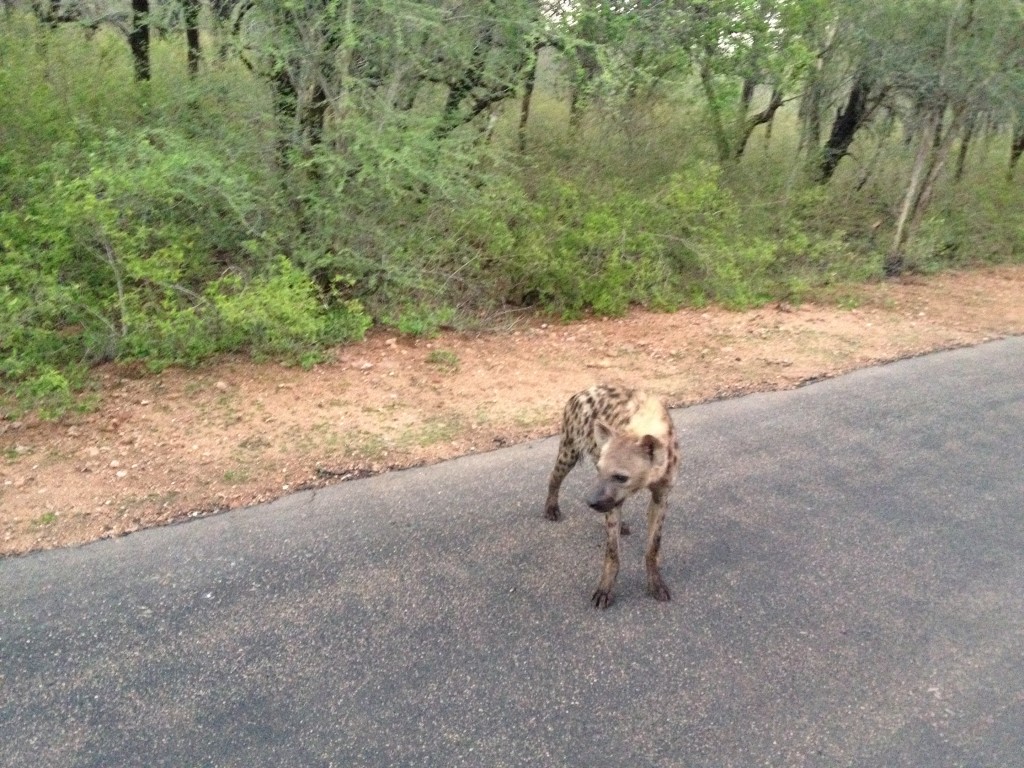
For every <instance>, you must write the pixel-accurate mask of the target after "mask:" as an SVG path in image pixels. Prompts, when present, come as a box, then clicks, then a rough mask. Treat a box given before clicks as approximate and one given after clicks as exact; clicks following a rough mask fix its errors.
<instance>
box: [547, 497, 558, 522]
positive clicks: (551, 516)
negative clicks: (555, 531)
mask: <svg viewBox="0 0 1024 768" xmlns="http://www.w3.org/2000/svg"><path fill="white" fill-rule="evenodd" d="M544 517H546V518H547V519H548V520H560V519H561V518H562V510H561V509H559V508H558V502H557V501H556V502H554V503H551V502H548V503H547V505H546V506H545V507H544Z"/></svg>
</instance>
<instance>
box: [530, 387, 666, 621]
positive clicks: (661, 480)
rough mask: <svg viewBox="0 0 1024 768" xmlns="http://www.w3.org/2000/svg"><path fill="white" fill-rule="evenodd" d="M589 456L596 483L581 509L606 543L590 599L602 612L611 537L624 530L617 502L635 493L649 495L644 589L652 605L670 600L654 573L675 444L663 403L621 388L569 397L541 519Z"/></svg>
mask: <svg viewBox="0 0 1024 768" xmlns="http://www.w3.org/2000/svg"><path fill="white" fill-rule="evenodd" d="M584 453H587V454H590V456H591V458H593V459H594V463H595V464H597V474H598V479H597V484H596V485H595V486H594V488H593V490H591V491H590V493H588V494H587V497H586V501H587V504H588V505H589V506H590V507H591V508H592V509H594V510H595V511H597V512H601V513H603V514H604V521H605V529H606V530H607V533H608V539H607V543H606V546H605V555H604V569H603V571H602V572H601V581H600V582H598V585H597V590H596V591H595V592H594V595H593V597H592V598H591V601H592V602H593V603H594V606H595V607H597V608H607V607H608V605H609V604H610V603H611V601H612V596H611V593H612V587H614V586H615V577H616V576H617V575H618V573H619V534H620V532H621V533H628V532H629V531H628V529H627V528H626V526H625V525H624V524H623V523H622V521H621V510H622V502H624V501H625V500H626V499H627V498H628V497H629V496H631V495H633V494H634V493H636V492H637V491H639V490H641V489H642V488H646V489H647V490H649V491H650V492H651V503H650V506H649V507H648V508H647V554H646V557H645V560H646V565H647V588H648V590H649V591H650V593H651V594H652V595H653V596H654V598H655V599H656V600H668V599H670V596H669V591H668V587H667V586H665V582H664V580H662V578H661V573H660V572H659V570H658V552H659V550H660V548H661V527H662V524H663V523H664V521H665V502H666V499H667V497H668V494H669V491H670V490H671V489H672V485H673V484H674V483H675V479H676V466H677V464H678V463H679V445H678V443H677V442H676V436H675V429H674V428H673V426H672V419H671V418H670V417H669V415H668V411H667V410H666V409H665V406H664V404H663V403H662V402H661V401H660V400H658V399H657V398H654V397H650V396H648V395H646V394H644V393H643V392H640V391H638V390H633V389H626V388H625V387H616V386H608V385H604V384H599V385H597V386H594V387H591V388H590V389H588V390H586V391H584V392H579V393H577V394H575V395H573V396H572V397H571V398H569V402H568V403H567V404H566V406H565V413H564V414H563V417H562V440H561V442H560V444H559V446H558V460H557V461H556V462H555V468H554V470H553V471H552V472H551V480H550V481H549V482H548V499H547V504H546V505H545V507H544V514H545V515H546V516H547V518H548V519H549V520H558V518H559V517H561V511H560V510H559V508H558V491H559V489H560V488H561V487H562V481H563V480H564V479H565V476H566V475H567V474H569V470H571V469H572V468H573V467H574V466H576V463H577V462H578V461H579V459H580V456H582V455H583V454H584Z"/></svg>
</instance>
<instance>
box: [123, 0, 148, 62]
mask: <svg viewBox="0 0 1024 768" xmlns="http://www.w3.org/2000/svg"><path fill="white" fill-rule="evenodd" d="M128 47H129V48H131V51H132V64H133V65H134V67H135V79H136V80H137V81H139V82H148V81H149V76H150V68H149V0H132V28H131V31H130V32H129V33H128Z"/></svg>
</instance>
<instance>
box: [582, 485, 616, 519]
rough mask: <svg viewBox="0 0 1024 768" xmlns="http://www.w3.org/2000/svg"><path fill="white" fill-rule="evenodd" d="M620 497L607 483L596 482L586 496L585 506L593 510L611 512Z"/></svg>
mask: <svg viewBox="0 0 1024 768" xmlns="http://www.w3.org/2000/svg"><path fill="white" fill-rule="evenodd" d="M619 501H620V499H619V498H618V495H617V494H616V493H615V492H614V491H613V490H612V489H611V488H609V486H608V483H598V484H597V485H595V486H594V487H593V488H592V489H591V490H590V493H588V494H587V496H586V502H587V506H588V507H590V508H591V509H592V510H594V511H595V512H601V513H602V514H603V513H605V512H611V511H612V510H613V509H614V508H615V505H616V504H618V503H619Z"/></svg>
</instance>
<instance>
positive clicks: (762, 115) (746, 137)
mask: <svg viewBox="0 0 1024 768" xmlns="http://www.w3.org/2000/svg"><path fill="white" fill-rule="evenodd" d="M745 90H746V86H745V85H744V91H745ZM752 95H753V89H751V97H752ZM744 104H745V105H746V106H747V107H749V106H750V100H749V99H747V98H744ZM781 106H782V91H780V90H779V89H778V88H773V89H772V97H771V99H769V101H768V106H766V107H765V108H764V109H762V110H761V111H760V112H758V113H757V114H756V115H751V116H750V117H747V113H746V110H744V111H743V112H742V113H741V114H740V117H739V120H740V125H741V126H742V128H741V131H740V135H739V137H738V138H737V140H736V147H735V148H734V149H733V151H732V156H733V159H735V160H739V159H740V158H741V157H743V152H744V151H745V150H746V148H747V142H748V141H750V135H751V134H752V133H753V132H754V129H755V128H757V126H759V125H764V124H765V123H768V129H769V131H770V130H771V123H772V119H773V118H774V117H775V113H776V112H777V111H778V109H779V107H781Z"/></svg>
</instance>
